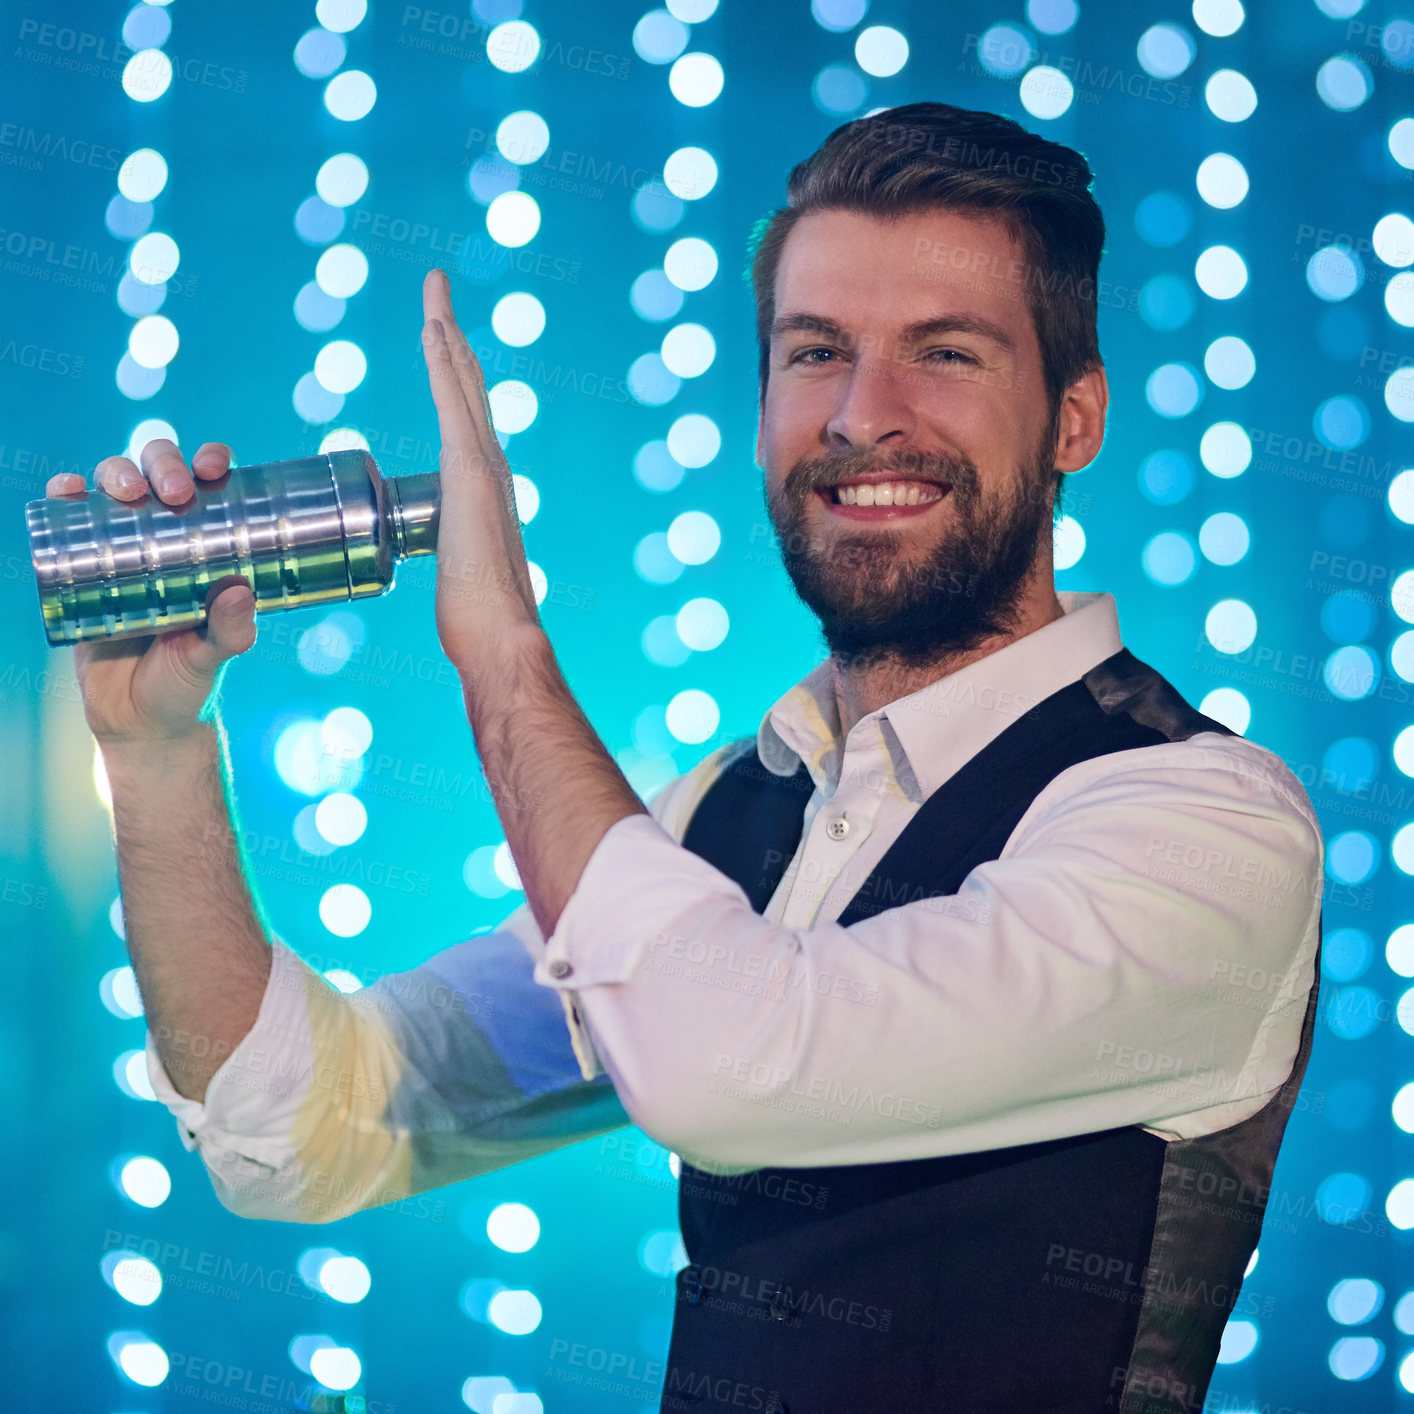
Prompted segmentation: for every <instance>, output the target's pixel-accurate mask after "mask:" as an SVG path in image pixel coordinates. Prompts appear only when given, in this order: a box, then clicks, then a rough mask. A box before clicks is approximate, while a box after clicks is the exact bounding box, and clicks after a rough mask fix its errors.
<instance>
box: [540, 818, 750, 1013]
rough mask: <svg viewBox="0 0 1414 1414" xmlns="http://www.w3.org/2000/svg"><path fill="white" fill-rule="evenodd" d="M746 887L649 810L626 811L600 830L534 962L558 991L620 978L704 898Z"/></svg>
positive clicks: (738, 893)
mask: <svg viewBox="0 0 1414 1414" xmlns="http://www.w3.org/2000/svg"><path fill="white" fill-rule="evenodd" d="M714 895H715V896H718V897H726V896H736V897H737V898H739V899H740V901H741V903H742V904H743V905H744V906H745V907H747V908H750V906H751V905H750V903H749V902H748V900H747V898H746V895H745V893H743V892H742V890H741V889H740V888H739V887H738V885H737V884H736V883H734V882H733V881H732V880H731V879H729V878H727V876H726V875H725V874H723V873H722V872H721V871H720V870H718V869H714V868H713V867H712V865H710V864H708V863H707V861H706V860H705V859H702V858H701V857H700V856H699V855H696V854H694V853H692V851H691V850H688V849H685V848H684V847H683V846H682V845H680V844H679V843H678V842H677V841H676V840H675V839H673V837H672V836H671V835H670V834H668V832H667V831H666V830H664V829H663V827H662V826H661V825H660V824H659V823H658V822H657V821H656V820H654V819H653V818H652V816H650V815H643V814H635V815H626V816H625V817H624V818H623V819H622V820H619V821H616V822H615V823H614V824H613V825H611V826H610V827H609V829H608V830H607V831H605V833H604V837H603V839H601V840H600V841H599V843H598V844H597V845H596V846H595V849H594V853H593V854H591V855H590V856H589V862H588V863H587V864H586V865H585V866H584V872H583V873H582V874H581V875H580V879H579V883H578V885H576V887H575V890H574V892H573V893H572V894H571V895H570V897H569V901H568V902H567V903H566V904H565V907H564V909H563V910H562V911H561V913H560V918H559V922H558V923H557V924H556V925H555V930H554V932H553V933H552V934H551V936H550V938H549V940H548V941H547V943H546V946H545V953H544V956H543V957H541V958H540V959H539V961H537V963H536V964H535V980H536V981H537V982H540V983H542V984H543V985H544V986H547V987H555V988H557V989H559V990H560V991H561V992H564V991H566V990H577V989H582V988H585V987H602V986H606V985H613V984H614V983H618V982H626V981H628V979H629V978H630V977H631V976H632V975H633V974H634V972H635V971H636V970H637V969H638V966H639V964H640V961H641V959H642V957H643V954H644V953H645V952H646V951H648V950H649V949H650V948H651V947H652V946H654V945H657V944H661V943H663V942H665V941H667V939H668V938H669V936H670V932H671V928H672V926H673V924H674V922H675V920H677V919H678V918H680V917H682V916H683V914H684V913H686V912H689V911H694V910H695V908H696V906H697V905H698V904H699V903H700V902H701V900H702V899H703V898H704V897H712V896H714Z"/></svg>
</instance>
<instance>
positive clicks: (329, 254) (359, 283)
mask: <svg viewBox="0 0 1414 1414" xmlns="http://www.w3.org/2000/svg"><path fill="white" fill-rule="evenodd" d="M314 278H315V280H316V281H317V282H318V284H319V288H320V289H321V290H323V291H324V293H325V294H326V295H330V296H332V297H333V298H334V299H349V298H350V297H352V296H353V295H356V294H357V293H358V292H359V291H360V290H361V289H362V288H363V285H364V281H365V280H367V279H368V257H367V256H366V255H364V253H363V252H362V251H361V250H360V249H359V248H358V247H357V246H356V245H346V244H340V245H331V246H330V247H329V248H328V250H326V251H325V252H324V254H323V255H321V256H320V257H319V263H318V264H317V265H316V266H315V267H314Z"/></svg>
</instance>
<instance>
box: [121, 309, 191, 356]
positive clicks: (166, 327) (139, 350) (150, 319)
mask: <svg viewBox="0 0 1414 1414" xmlns="http://www.w3.org/2000/svg"><path fill="white" fill-rule="evenodd" d="M180 345H181V339H180V338H179V337H178V335H177V326H176V325H175V324H173V323H172V321H171V320H170V319H168V318H167V316H166V315H165V314H149V315H148V316H147V317H146V318H145V319H139V320H138V322H137V323H136V324H134V325H133V327H132V331H131V333H129V335H128V353H129V354H130V355H131V357H132V360H133V362H134V363H136V364H139V365H140V366H141V367H143V368H166V366H167V365H168V364H169V363H171V361H172V360H173V359H174V358H176V356H177V349H178V348H179V347H180Z"/></svg>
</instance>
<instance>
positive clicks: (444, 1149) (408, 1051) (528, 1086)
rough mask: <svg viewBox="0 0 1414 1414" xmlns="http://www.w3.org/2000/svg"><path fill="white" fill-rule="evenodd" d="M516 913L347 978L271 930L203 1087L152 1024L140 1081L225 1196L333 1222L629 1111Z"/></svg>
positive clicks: (593, 1130)
mask: <svg viewBox="0 0 1414 1414" xmlns="http://www.w3.org/2000/svg"><path fill="white" fill-rule="evenodd" d="M527 928H529V929H532V930H533V929H534V922H533V920H532V919H530V916H529V910H528V909H526V908H524V907H522V908H521V909H519V910H517V911H516V913H515V914H512V915H511V917H510V918H508V919H507V920H506V921H505V923H503V924H502V925H501V927H500V928H498V929H496V930H495V931H494V932H492V933H489V934H485V935H482V936H479V937H474V938H469V939H467V940H465V941H463V942H460V943H457V944H456V945H454V946H453V947H450V948H447V949H445V950H444V951H442V952H440V953H438V954H436V955H435V956H434V957H432V958H431V959H429V960H428V961H427V962H426V963H424V964H422V965H421V966H420V967H417V968H413V969H412V970H410V971H407V972H400V973H393V974H390V975H388V976H385V977H382V978H380V979H379V980H378V981H377V982H375V983H374V984H373V985H372V986H369V987H366V988H363V989H361V990H359V991H356V992H352V993H347V994H346V993H343V992H341V991H339V990H338V989H337V988H335V987H333V986H331V985H330V983H329V982H327V981H326V980H325V979H324V978H323V977H322V976H321V975H320V974H319V973H318V972H316V971H315V970H314V969H313V968H312V967H310V966H309V965H308V964H307V963H305V962H303V961H302V960H301V959H300V958H299V957H298V956H297V955H296V954H295V953H294V952H293V951H292V950H291V949H290V948H288V947H287V946H286V945H285V944H284V943H283V942H282V941H281V940H279V939H278V938H277V939H275V940H274V941H273V943H272V948H273V956H272V964H271V972H270V979H269V981H268V983H267V985H266V991H265V995H264V997H263V999H262V1002H261V1007H260V1012H259V1015H258V1017H257V1019H256V1022H255V1024H254V1026H253V1027H252V1028H251V1030H250V1031H249V1032H248V1033H247V1035H246V1036H245V1037H244V1039H243V1040H242V1041H241V1043H240V1044H239V1045H238V1046H237V1047H236V1049H235V1050H234V1051H233V1052H232V1053H231V1055H230V1056H228V1057H227V1058H226V1061H225V1062H224V1063H223V1065H222V1066H221V1068H220V1069H219V1070H218V1071H217V1072H216V1073H215V1075H214V1076H213V1077H212V1079H211V1081H210V1083H209V1085H208V1087H207V1091H206V1098H205V1101H204V1102H199V1101H196V1100H193V1099H189V1098H187V1097H184V1096H182V1095H181V1094H179V1093H178V1092H177V1090H176V1089H175V1088H174V1087H173V1085H172V1083H171V1081H170V1079H169V1077H168V1076H167V1074H166V1072H165V1071H164V1069H163V1067H162V1064H161V1061H160V1059H159V1057H158V1055H157V1050H156V1046H155V1043H154V1042H153V1040H152V1037H151V1034H150V1033H149V1035H148V1038H147V1060H148V1073H149V1076H150V1078H151V1081H152V1085H153V1089H154V1090H155V1092H156V1094H157V1097H158V1099H159V1100H161V1101H162V1102H163V1103H164V1104H166V1105H167V1107H168V1108H169V1109H170V1110H171V1111H172V1113H173V1114H174V1115H175V1116H176V1119H177V1122H178V1127H179V1132H180V1134H181V1137H182V1142H183V1143H184V1144H185V1145H186V1147H187V1148H188V1149H191V1148H195V1149H197V1150H198V1151H199V1153H200V1156H201V1158H202V1160H203V1162H204V1163H205V1165H206V1168H207V1171H208V1173H209V1175H210V1177H211V1182H212V1186H213V1187H214V1189H215V1191H216V1194H217V1197H218V1198H219V1199H220V1201H221V1202H222V1204H223V1205H224V1206H225V1207H227V1208H229V1209H230V1210H231V1211H233V1212H236V1213H239V1214H241V1215H243V1216H247V1217H259V1218H271V1219H276V1220H282V1221H286V1222H307V1223H318V1222H329V1221H333V1220H334V1219H337V1218H340V1217H344V1216H346V1215H347V1214H349V1213H352V1212H356V1211H358V1210H360V1209H363V1208H369V1207H374V1206H377V1205H379V1204H383V1203H389V1202H395V1201H397V1200H399V1199H402V1198H406V1197H409V1196H411V1195H414V1194H419V1193H423V1192H425V1191H426V1190H428V1189H432V1188H437V1187H441V1186H442V1185H444V1184H448V1183H454V1182H457V1181H459V1180H461V1179H463V1178H468V1177H471V1176H473V1175H476V1174H479V1173H485V1172H487V1171H489V1170H492V1169H496V1168H500V1167H502V1166H504V1165H506V1164H511V1163H515V1162H517V1161H518V1160H521V1159H525V1158H530V1157H532V1156H534V1155H536V1154H540V1153H544V1152H546V1151H548V1150H550V1149H555V1148H558V1147H560V1146H561V1145H564V1144H569V1143H572V1142H573V1141H575V1140H577V1139H581V1138H586V1137H589V1136H590V1135H593V1134H599V1133H603V1132H604V1131H606V1130H609V1129H613V1128H616V1127H619V1126H621V1125H623V1124H625V1123H627V1117H626V1115H625V1114H624V1111H623V1108H622V1106H621V1105H620V1104H619V1103H618V1100H617V1097H616V1096H615V1093H614V1090H613V1087H612V1085H611V1084H610V1082H609V1080H608V1078H607V1077H606V1076H601V1077H599V1078H598V1079H595V1080H592V1081H586V1080H585V1079H584V1076H583V1073H582V1067H581V1063H580V1060H579V1058H578V1057H577V1056H576V1054H575V1051H574V1048H573V1045H572V1044H571V1037H570V1034H569V1031H568V1030H567V1028H566V1025H565V1014H564V1010H563V1008H562V1004H561V1002H560V1000H559V999H558V998H557V997H556V996H554V995H553V994H552V993H550V992H548V991H547V990H546V989H545V988H542V987H539V986H537V985H536V984H535V982H534V980H533V978H532V961H531V955H530V953H529V952H528V950H527V945H526V941H525V937H524V934H525V932H526V929H527Z"/></svg>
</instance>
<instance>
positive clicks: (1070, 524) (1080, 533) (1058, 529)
mask: <svg viewBox="0 0 1414 1414" xmlns="http://www.w3.org/2000/svg"><path fill="white" fill-rule="evenodd" d="M1084 553H1085V529H1084V527H1083V526H1082V525H1081V524H1080V522H1079V521H1078V520H1076V519H1075V517H1074V516H1062V517H1061V518H1060V519H1059V520H1058V521H1057V522H1056V524H1055V529H1054V531H1053V532H1052V537H1051V554H1052V555H1053V557H1054V565H1055V568H1056V569H1058V570H1068V569H1070V567H1071V566H1072V565H1075V564H1078V563H1079V561H1080V557H1081V556H1082V555H1083V554H1084Z"/></svg>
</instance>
